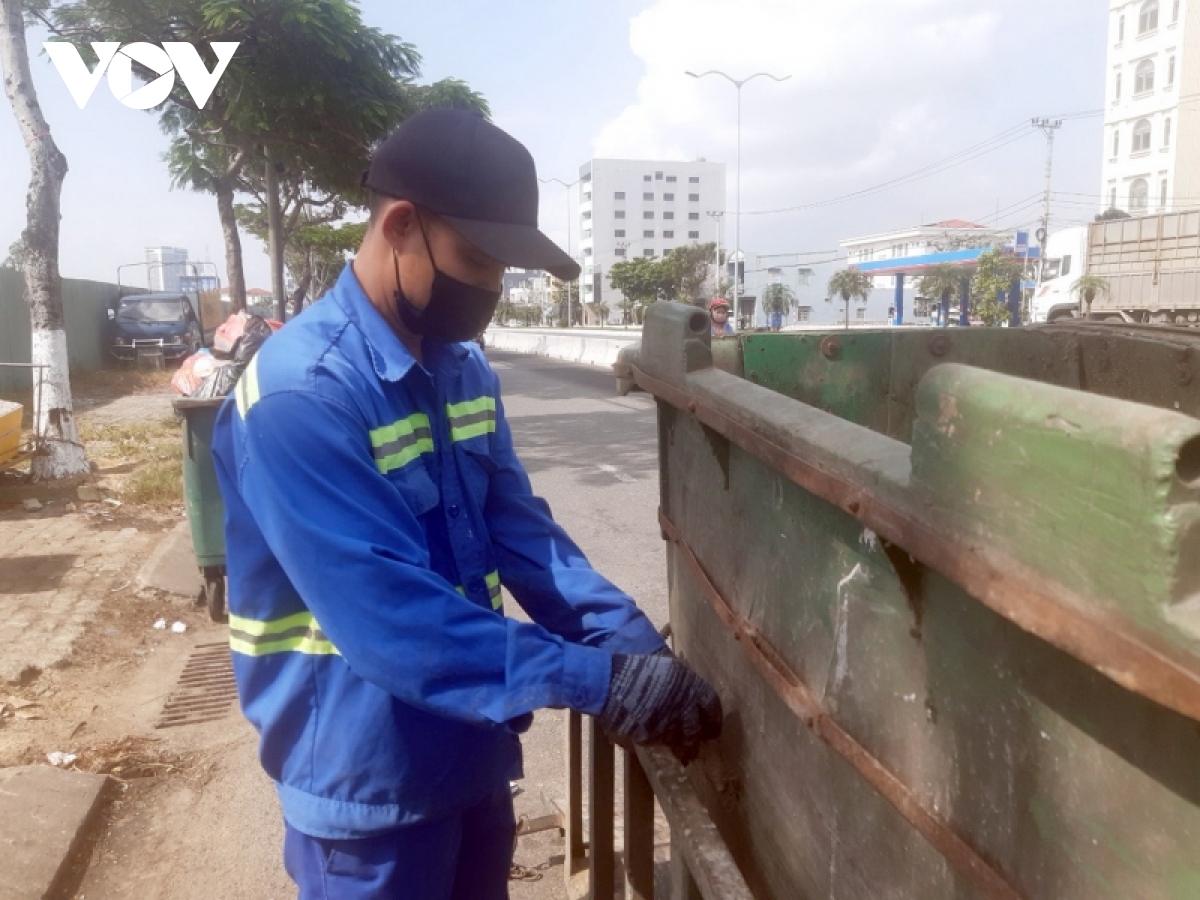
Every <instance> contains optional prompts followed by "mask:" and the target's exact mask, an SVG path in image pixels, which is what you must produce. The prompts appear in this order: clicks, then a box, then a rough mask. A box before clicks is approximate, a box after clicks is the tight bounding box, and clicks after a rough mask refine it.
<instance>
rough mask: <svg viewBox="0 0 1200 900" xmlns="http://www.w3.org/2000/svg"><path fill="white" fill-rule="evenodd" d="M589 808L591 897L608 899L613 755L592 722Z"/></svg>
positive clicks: (612, 883)
mask: <svg viewBox="0 0 1200 900" xmlns="http://www.w3.org/2000/svg"><path fill="white" fill-rule="evenodd" d="M591 735H592V740H591V756H592V759H591V763H592V766H591V776H592V777H591V789H590V791H589V793H590V795H591V796H590V800H591V809H590V812H589V816H588V833H589V838H588V844H589V846H588V855H589V857H590V859H591V869H592V878H591V894H590V896H591V898H592V900H611V898H612V896H613V895H614V893H615V892H616V888H617V880H616V866H615V859H616V854H615V852H614V848H613V822H614V816H615V807H616V804H615V797H614V793H613V789H614V786H615V777H614V771H613V770H614V768H615V760H616V753H615V752H614V749H613V745H612V743H611V742H609V740H608V737H607V736H606V735H605V734H604V732H603V731H602V730H601V729H600V726H599V725H597V724H596V720H595V719H592V727H591Z"/></svg>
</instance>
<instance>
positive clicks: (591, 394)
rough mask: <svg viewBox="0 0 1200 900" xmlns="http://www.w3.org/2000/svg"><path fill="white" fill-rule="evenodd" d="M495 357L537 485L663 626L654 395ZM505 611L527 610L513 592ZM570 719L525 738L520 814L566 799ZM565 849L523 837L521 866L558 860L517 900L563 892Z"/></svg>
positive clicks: (583, 543) (539, 361) (522, 888)
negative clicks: (624, 391)
mask: <svg viewBox="0 0 1200 900" xmlns="http://www.w3.org/2000/svg"><path fill="white" fill-rule="evenodd" d="M488 358H489V359H490V360H491V363H492V367H493V368H494V369H495V370H496V372H497V374H499V376H500V382H501V390H502V392H503V393H502V399H503V402H504V410H505V414H506V415H507V416H508V419H509V423H510V425H511V426H512V430H513V439H514V441H515V443H516V446H517V452H518V454H519V456H520V457H521V461H522V462H523V463H524V464H525V467H526V469H527V470H528V471H529V477H530V479H531V480H532V482H533V487H534V490H535V491H537V493H538V494H540V495H541V496H542V497H544V498H545V499H546V501H547V502H548V503H549V504H550V508H551V509H552V510H553V512H554V517H555V519H557V520H558V522H559V523H560V524H561V525H562V526H563V527H564V528H566V530H567V532H568V533H569V534H570V535H571V537H572V538H574V539H575V541H576V543H578V544H579V546H580V547H581V548H582V549H583V552H584V553H585V554H587V557H588V559H589V560H590V561H591V563H592V565H593V566H594V567H595V568H596V569H597V570H598V571H600V572H601V573H603V574H604V575H605V576H606V577H608V578H609V580H611V581H613V582H614V583H615V584H616V585H617V586H618V587H620V588H622V589H623V590H625V591H626V592H628V593H629V594H630V595H631V596H632V597H633V598H634V599H635V600H636V601H637V602H638V605H639V606H640V607H641V608H642V609H643V610H644V611H645V612H646V614H647V615H648V616H649V617H650V619H651V620H652V621H653V622H654V624H655V625H657V626H659V627H662V626H663V625H664V624H665V623H666V621H667V617H668V613H667V572H666V551H665V547H664V544H663V541H662V536H661V533H660V531H659V528H658V521H657V510H658V449H657V440H658V437H657V427H656V424H655V409H654V401H653V400H651V399H650V397H649V395H647V394H641V393H634V394H630V395H629V396H628V397H619V396H617V393H616V385H615V379H614V377H613V375H612V372H611V371H609V370H608V369H601V368H594V367H591V366H580V365H574V364H572V363H564V362H559V361H557V360H548V359H544V358H541V357H531V356H523V355H520V354H515V353H503V352H500V351H489V352H488ZM506 608H507V609H509V610H510V611H515V610H517V609H518V607H517V606H516V604H515V603H514V602H512V600H511V599H510V598H506ZM563 718H564V715H563V714H562V713H560V712H555V711H552V710H545V711H543V712H540V713H538V714H537V716H536V717H535V720H534V725H533V728H531V729H530V731H529V733H528V734H527V735H526V736H525V738H524V739H523V741H522V745H523V746H524V750H525V776H526V777H525V780H524V781H523V782H522V783H521V786H522V789H523V793H522V794H521V795H520V796H518V797H517V801H516V804H517V814H518V815H522V814H525V815H529V816H531V817H532V816H538V815H542V814H544V813H546V812H551V811H553V809H554V808H555V806H563V805H564V804H565V800H566V789H565V777H564V776H565V768H564V761H563ZM617 783H618V785H620V778H619V776H618V779H617ZM617 838H618V841H619V840H620V824H619V822H618V825H617ZM562 852H563V847H562V842H561V841H560V840H558V838H557V836H556V835H553V834H548V835H535V836H531V837H529V838H524V839H522V841H521V842H520V844H519V846H518V851H517V861H518V862H519V863H521V864H523V865H526V866H531V867H532V866H546V865H547V864H551V865H550V867H549V868H548V869H546V870H545V872H544V875H545V877H544V878H543V880H542V881H540V882H537V883H520V882H514V883H513V884H512V897H513V900H551V898H560V897H564V896H565V892H564V889H563V875H562V869H561V867H560V865H559V864H558V863H559V861H560V859H561V854H562Z"/></svg>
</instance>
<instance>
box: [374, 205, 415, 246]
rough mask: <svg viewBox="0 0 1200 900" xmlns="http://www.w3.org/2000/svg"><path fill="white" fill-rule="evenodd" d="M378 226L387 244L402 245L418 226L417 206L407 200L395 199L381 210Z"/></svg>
mask: <svg viewBox="0 0 1200 900" xmlns="http://www.w3.org/2000/svg"><path fill="white" fill-rule="evenodd" d="M379 228H380V232H381V233H382V234H383V239H384V240H385V241H387V242H388V244H390V245H391V246H392V247H395V248H396V249H399V248H400V247H403V246H404V244H405V243H406V242H407V241H409V240H410V239H411V238H412V234H413V232H414V231H417V230H419V228H420V225H419V223H418V222H417V208H416V207H415V206H413V205H412V203H410V202H409V201H408V200H397V201H396V202H395V203H393V204H391V205H390V206H388V207H387V209H385V210H384V211H383V215H382V217H381V218H380V220H379Z"/></svg>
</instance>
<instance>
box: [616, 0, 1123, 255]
mask: <svg viewBox="0 0 1200 900" xmlns="http://www.w3.org/2000/svg"><path fill="white" fill-rule="evenodd" d="M1106 16H1107V10H1105V9H1103V8H1100V7H1099V6H1098V5H1097V4H1095V3H1094V2H1091V0H1058V2H1056V3H1054V4H1046V3H1045V2H1044V0H1010V2H1007V3H1003V4H1002V3H1000V2H997V0H991V2H983V0H825V2H812V0H657V2H654V3H653V4H652V5H651V6H650V7H649V8H647V9H645V10H644V11H643V12H641V13H640V14H638V15H637V16H635V17H634V18H633V19H632V20H631V22H630V31H629V39H630V48H631V50H632V52H633V54H634V55H635V56H636V57H637V58H638V59H639V60H640V61H641V63H642V65H643V67H644V72H643V76H642V78H641V81H640V83H639V85H638V87H637V94H636V99H635V100H634V101H633V102H632V103H630V104H629V105H628V106H627V107H626V108H625V109H624V110H622V111H621V112H620V113H619V114H618V115H617V116H616V117H614V118H613V119H611V120H610V121H608V122H607V123H605V124H604V125H603V127H601V128H600V129H599V131H598V133H597V135H596V138H595V140H594V142H593V150H594V153H595V155H596V156H600V157H607V156H612V157H625V158H677V159H692V158H696V157H699V156H703V157H705V158H707V159H710V160H719V161H722V162H725V163H726V164H727V165H728V176H729V177H728V183H729V185H730V197H729V201H730V208H732V204H733V184H734V174H735V173H734V161H735V158H736V139H737V129H736V92H735V90H734V88H733V86H732V85H730V84H729V83H728V82H726V81H725V80H724V79H721V78H718V77H715V76H709V77H706V78H703V79H701V80H699V81H697V80H695V79H692V78H689V77H687V76H686V75H685V74H684V72H685V70H691V71H694V72H703V71H705V70H708V69H721V70H723V71H725V72H728V73H729V74H730V75H732V76H734V77H736V78H743V77H745V76H747V75H750V74H752V73H754V72H759V71H768V72H772V73H774V74H777V75H790V76H791V78H790V80H788V81H786V82H784V83H782V84H777V83H774V82H772V81H771V80H769V79H766V78H760V79H756V80H755V81H753V82H752V83H751V84H749V85H747V86H746V87H745V88H743V91H742V104H743V106H742V208H743V210H744V211H750V210H761V209H774V208H779V207H784V206H790V205H799V204H803V203H807V202H812V201H815V200H822V199H824V198H827V197H831V196H837V195H840V194H843V193H847V192H850V191H855V190H859V189H862V188H864V187H868V186H870V185H874V184H878V183H880V182H883V181H886V180H888V179H891V178H894V177H896V176H898V175H903V174H906V173H907V172H910V171H913V170H915V169H918V168H921V167H922V166H924V165H927V164H928V163H930V162H934V161H937V160H939V159H941V158H944V157H946V156H949V155H951V154H953V153H955V152H957V151H958V150H960V149H962V148H964V147H967V146H970V145H972V144H974V143H976V142H978V141H981V140H983V139H985V138H988V137H990V136H991V135H993V134H996V133H998V132H1000V131H1003V130H1004V129H1005V128H1008V127H1010V126H1013V125H1015V124H1017V123H1019V122H1021V121H1022V120H1023V119H1026V118H1028V117H1030V116H1035V115H1046V114H1052V113H1058V112H1072V111H1075V110H1081V109H1086V108H1088V107H1089V106H1092V107H1099V106H1100V102H1099V101H1100V97H1101V96H1102V90H1103V89H1102V79H1103V74H1102V73H1103V68H1102V67H1103V58H1104V38H1103V35H1104V29H1105V23H1106ZM1081 76H1082V77H1081ZM1093 76H1094V77H1093ZM1073 127H1074V128H1075V129H1076V131H1079V132H1087V133H1088V134H1089V135H1090V134H1091V130H1095V131H1096V132H1097V133H1098V131H1099V120H1095V122H1094V123H1093V122H1092V120H1087V121H1085V122H1083V123H1081V124H1078V125H1076V126H1073ZM1089 140H1090V138H1089ZM1062 146H1063V154H1064V155H1070V154H1071V153H1076V155H1077V156H1079V157H1080V158H1078V159H1076V160H1075V161H1073V162H1067V163H1065V164H1064V156H1061V155H1060V172H1061V173H1068V172H1070V173H1072V174H1073V177H1075V178H1077V179H1079V181H1078V183H1077V185H1076V184H1072V186H1070V187H1064V188H1062V189H1066V190H1076V189H1080V190H1086V191H1089V192H1094V191H1096V190H1098V187H1097V185H1096V184H1095V183H1093V182H1097V181H1098V178H1099V142H1098V141H1097V143H1096V146H1095V148H1094V149H1095V153H1091V144H1090V143H1088V142H1087V141H1085V142H1083V143H1082V144H1081V145H1080V147H1081V148H1084V151H1085V153H1086V154H1087V155H1086V156H1084V155H1083V154H1082V153H1080V152H1079V148H1077V147H1074V145H1072V143H1071V142H1070V141H1069V140H1068V141H1066V142H1065V143H1064V144H1063V145H1062ZM1043 153H1044V150H1043V145H1042V144H1041V143H1040V142H1039V140H1038V139H1037V138H1036V136H1034V135H1033V134H1032V129H1030V134H1029V136H1028V137H1027V138H1026V139H1024V140H1023V141H1021V142H1019V143H1018V144H1016V145H1014V147H1013V148H1012V149H1006V150H1005V151H1003V152H1001V153H998V154H995V155H992V156H989V157H985V158H983V159H982V160H980V161H978V162H975V163H972V164H970V165H967V166H964V167H963V168H961V169H956V170H954V172H953V173H951V174H950V175H949V176H940V177H939V178H937V179H930V180H929V181H923V182H920V183H918V184H917V185H916V186H914V187H912V188H907V189H902V190H900V191H897V192H889V193H887V194H883V195H879V196H878V197H876V198H874V199H872V200H871V201H855V202H854V203H853V204H849V205H847V206H844V207H843V206H839V207H834V208H830V209H829V210H827V211H822V212H819V213H806V214H791V215H785V216H772V217H762V218H759V219H751V220H746V219H744V220H743V231H744V233H745V234H746V235H747V237H745V238H744V239H743V246H745V247H747V249H751V248H752V246H753V248H754V249H758V250H760V251H763V250H769V249H770V250H780V249H791V248H796V247H800V246H805V245H807V246H813V245H814V244H818V245H820V246H824V247H829V246H833V245H835V244H836V243H837V240H838V239H839V238H842V237H847V236H850V235H852V234H861V233H866V232H871V231H879V230H885V229H888V228H893V227H901V226H905V225H910V224H915V223H916V220H917V219H918V218H919V217H921V216H922V215H924V216H925V217H926V218H927V220H931V219H933V218H934V217H938V218H948V217H951V216H963V217H970V216H972V215H982V213H983V211H986V210H988V209H995V207H996V204H997V200H1002V201H1003V202H1004V203H1005V204H1007V203H1009V202H1011V201H1014V200H1018V199H1020V198H1023V197H1026V196H1028V195H1029V194H1031V193H1033V192H1035V191H1037V190H1038V189H1039V188H1040V184H1041V181H1040V179H1041V166H1042V164H1043V162H1042V154H1043ZM1092 157H1094V159H1093V158H1092ZM1093 172H1094V175H1093V174H1092V173H1093ZM1066 177H1067V178H1069V177H1072V176H1071V175H1068V176H1066ZM981 208H982V209H981Z"/></svg>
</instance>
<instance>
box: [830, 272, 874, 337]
mask: <svg viewBox="0 0 1200 900" xmlns="http://www.w3.org/2000/svg"><path fill="white" fill-rule="evenodd" d="M874 286H875V285H874V282H873V281H872V279H871V276H870V275H868V274H867V273H866V272H863V271H860V270H859V269H855V268H849V269H841V270H839V271H837V272H834V273H833V277H832V278H830V279H829V297H828V298H827V299H832V298H833V297H841V298H842V303H843V305H844V309H845V321H846V328H849V327H850V301H851V299H853V298H857V299H858V300H859V302H861V303H866V302H867V298H868V297H870V296H871V291H872V290H873V289H874Z"/></svg>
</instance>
